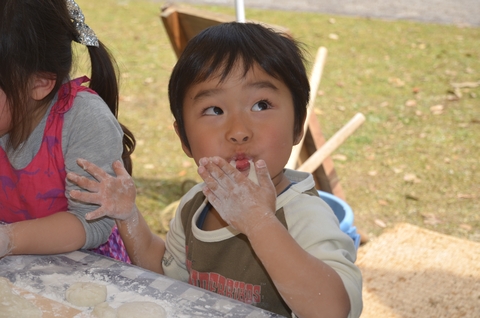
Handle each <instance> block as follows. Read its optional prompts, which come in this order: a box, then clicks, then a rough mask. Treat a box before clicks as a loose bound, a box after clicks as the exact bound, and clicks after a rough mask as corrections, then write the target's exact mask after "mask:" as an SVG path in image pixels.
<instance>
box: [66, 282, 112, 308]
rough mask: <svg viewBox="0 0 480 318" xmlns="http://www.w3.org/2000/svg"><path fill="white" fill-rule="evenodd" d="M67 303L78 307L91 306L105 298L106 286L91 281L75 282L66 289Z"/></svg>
mask: <svg viewBox="0 0 480 318" xmlns="http://www.w3.org/2000/svg"><path fill="white" fill-rule="evenodd" d="M65 294H66V297H65V298H66V299H67V301H68V302H69V303H71V304H73V305H75V306H80V307H93V306H95V305H98V304H100V303H103V302H104V301H105V300H106V299H107V287H106V286H105V285H101V284H97V283H93V282H77V283H74V284H72V285H71V286H70V287H69V288H68V289H67V291H66V293H65Z"/></svg>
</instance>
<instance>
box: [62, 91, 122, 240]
mask: <svg viewBox="0 0 480 318" xmlns="http://www.w3.org/2000/svg"><path fill="white" fill-rule="evenodd" d="M122 139H123V131H122V129H121V127H120V125H119V123H118V121H117V119H116V118H115V117H114V116H113V114H112V112H111V111H110V109H109V108H108V106H107V105H106V104H105V102H104V101H103V100H102V99H101V98H100V97H99V96H97V95H94V94H91V93H88V92H81V93H79V94H78V95H77V97H76V98H75V101H74V105H73V107H72V108H71V109H70V111H68V112H67V113H66V114H65V121H64V126H63V135H62V148H63V153H64V159H65V168H66V172H67V173H68V172H75V173H77V174H79V175H83V176H86V177H89V178H91V179H93V177H92V176H90V175H89V174H88V173H87V172H85V171H84V170H83V169H81V168H80V167H79V166H78V165H77V163H76V160H77V159H78V158H83V159H86V160H88V161H90V162H92V163H94V164H95V165H97V166H99V167H100V168H102V169H103V170H105V171H106V172H107V173H109V174H110V175H113V174H114V172H113V168H112V163H113V162H114V161H116V160H121V157H122V151H123V146H122ZM73 189H79V188H78V187H77V186H76V185H74V184H72V183H71V182H69V181H68V180H66V189H65V195H66V197H67V199H68V211H69V212H70V213H73V214H75V215H76V216H77V217H78V219H79V220H80V221H81V222H82V224H83V226H84V228H85V232H86V241H85V245H84V246H83V248H85V249H90V248H95V247H98V246H99V245H101V244H103V243H105V242H106V241H107V240H108V237H109V235H110V233H111V230H112V228H113V226H114V224H115V221H114V220H113V219H110V218H107V217H104V218H100V219H97V220H94V221H86V220H85V214H86V213H88V212H90V211H93V210H95V209H97V208H98V206H97V205H91V204H85V203H82V202H78V201H75V200H72V199H71V198H70V195H69V192H70V191H71V190H73Z"/></svg>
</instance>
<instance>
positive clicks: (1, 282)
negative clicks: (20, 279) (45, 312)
mask: <svg viewBox="0 0 480 318" xmlns="http://www.w3.org/2000/svg"><path fill="white" fill-rule="evenodd" d="M10 317H16V318H37V317H42V310H40V308H38V307H36V306H35V305H33V304H32V303H31V302H30V301H28V300H27V299H25V298H24V297H22V296H20V295H17V294H15V293H13V291H12V288H11V287H10V281H9V280H8V279H6V278H5V277H0V318H10Z"/></svg>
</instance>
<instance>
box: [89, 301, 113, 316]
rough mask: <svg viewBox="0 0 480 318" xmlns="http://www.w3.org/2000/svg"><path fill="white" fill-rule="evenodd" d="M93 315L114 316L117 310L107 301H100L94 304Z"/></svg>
mask: <svg viewBox="0 0 480 318" xmlns="http://www.w3.org/2000/svg"><path fill="white" fill-rule="evenodd" d="M92 314H93V316H95V317H97V318H116V317H117V311H116V310H115V309H114V308H112V307H110V305H109V304H108V303H101V304H98V305H96V306H95V308H93V310H92Z"/></svg>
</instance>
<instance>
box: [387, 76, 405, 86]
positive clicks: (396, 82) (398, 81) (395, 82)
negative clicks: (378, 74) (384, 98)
mask: <svg viewBox="0 0 480 318" xmlns="http://www.w3.org/2000/svg"><path fill="white" fill-rule="evenodd" d="M388 82H389V83H390V84H392V85H393V86H395V87H403V86H405V82H404V81H402V80H401V79H399V78H389V79H388Z"/></svg>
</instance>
